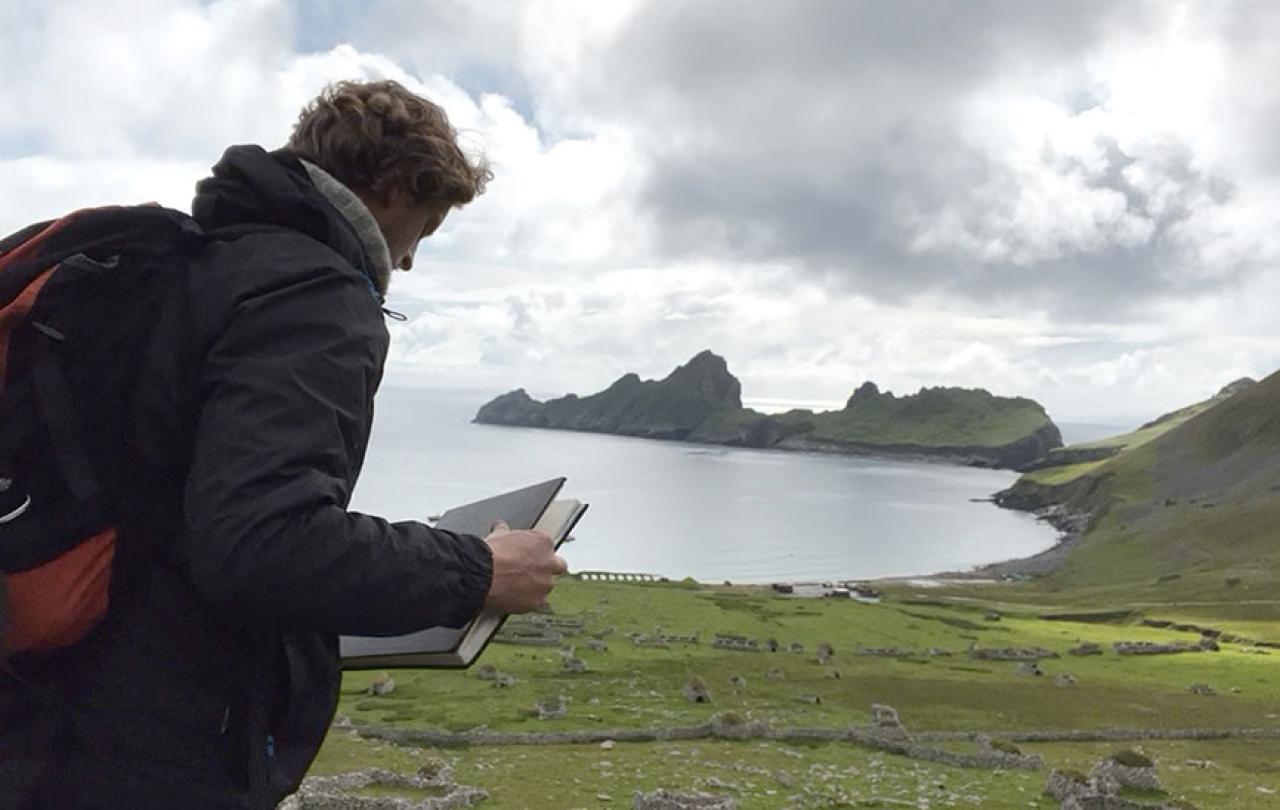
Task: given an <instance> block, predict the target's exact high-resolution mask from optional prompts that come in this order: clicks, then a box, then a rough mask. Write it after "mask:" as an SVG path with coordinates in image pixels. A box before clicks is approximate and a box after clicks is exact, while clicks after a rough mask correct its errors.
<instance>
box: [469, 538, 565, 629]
mask: <svg viewBox="0 0 1280 810" xmlns="http://www.w3.org/2000/svg"><path fill="white" fill-rule="evenodd" d="M485 542H486V543H488V544H489V548H490V550H492V551H493V582H492V583H491V584H490V585H489V596H488V597H487V598H486V599H485V603H484V606H485V609H486V610H492V611H496V612H500V613H527V612H529V611H531V610H537V609H538V608H540V607H543V606H544V605H546V603H547V595H548V594H549V593H551V588H552V587H553V586H554V585H555V577H556V575H557V574H563V573H565V572H566V571H568V570H569V566H568V565H566V564H565V561H564V560H563V559H561V557H560V556H559V555H557V554H556V553H555V546H554V545H553V544H552V542H551V538H550V537H548V536H546V535H545V534H543V533H542V532H530V531H518V532H513V531H511V530H510V529H509V528H507V524H505V523H501V522H499V523H496V524H494V526H493V530H492V532H491V533H490V534H489V536H488V537H486V538H485Z"/></svg>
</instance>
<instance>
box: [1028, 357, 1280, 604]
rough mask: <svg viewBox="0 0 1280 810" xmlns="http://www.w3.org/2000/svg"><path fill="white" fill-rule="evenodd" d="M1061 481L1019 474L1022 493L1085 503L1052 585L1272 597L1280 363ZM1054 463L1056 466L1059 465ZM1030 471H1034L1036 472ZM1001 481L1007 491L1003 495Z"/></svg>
mask: <svg viewBox="0 0 1280 810" xmlns="http://www.w3.org/2000/svg"><path fill="white" fill-rule="evenodd" d="M1143 432H1145V433H1146V435H1145V436H1139V435H1138V434H1131V435H1132V436H1135V437H1138V438H1137V440H1136V441H1133V442H1132V443H1130V444H1129V445H1128V446H1127V447H1126V448H1125V449H1124V450H1123V451H1122V452H1121V453H1119V454H1118V455H1117V456H1116V457H1114V458H1113V459H1110V460H1107V461H1103V462H1099V463H1096V464H1094V465H1093V466H1092V468H1091V469H1089V470H1086V471H1084V472H1082V473H1080V474H1078V475H1073V476H1070V477H1069V478H1065V480H1063V481H1062V482H1060V483H1059V482H1053V481H1045V480H1043V474H1044V472H1047V471H1041V472H1039V473H1035V474H1032V475H1031V476H1025V477H1024V479H1026V480H1022V481H1019V483H1018V484H1017V485H1015V487H1014V488H1013V490H1012V491H1011V492H1013V493H1015V494H1020V495H1021V496H1022V497H1024V498H1025V499H1026V501H1027V503H1024V504H1023V505H1024V506H1025V505H1027V504H1028V503H1033V502H1038V503H1039V504H1040V505H1043V506H1049V505H1060V506H1061V507H1062V509H1063V510H1065V511H1066V512H1075V513H1088V514H1090V515H1091V516H1092V520H1091V523H1090V528H1089V529H1088V531H1086V532H1085V534H1084V535H1083V537H1082V539H1081V541H1080V544H1079V546H1078V547H1077V548H1075V549H1074V550H1073V551H1072V552H1071V553H1070V554H1069V555H1068V556H1067V557H1066V561H1065V563H1064V564H1063V565H1062V566H1061V568H1060V569H1059V570H1057V571H1056V572H1054V573H1053V574H1051V575H1050V576H1049V577H1048V582H1049V583H1051V584H1053V585H1054V586H1057V587H1072V588H1081V589H1086V590H1093V591H1097V592H1106V591H1109V590H1114V589H1115V588H1116V587H1124V588H1126V589H1128V590H1127V591H1126V592H1127V593H1128V594H1129V596H1130V597H1131V598H1132V599H1134V600H1138V601H1141V600H1148V599H1157V600H1158V599H1160V598H1163V597H1170V596H1172V595H1177V596H1178V597H1179V598H1219V597H1223V596H1225V595H1231V596H1232V597H1234V598H1238V599H1250V598H1255V597H1262V596H1267V597H1269V598H1270V597H1274V595H1275V593H1276V586H1277V584H1280V373H1278V374H1274V375H1272V376H1271V377H1268V378H1267V379H1266V380H1264V381H1262V382H1260V383H1257V384H1255V385H1252V386H1249V387H1247V388H1245V389H1244V390H1241V391H1239V392H1237V393H1235V394H1234V395H1232V396H1229V397H1226V398H1225V399H1222V400H1219V401H1217V402H1211V403H1209V405H1208V407H1197V408H1194V409H1188V412H1187V413H1184V414H1181V415H1179V416H1178V417H1177V418H1176V419H1169V420H1165V421H1164V422H1161V423H1157V424H1153V425H1151V426H1148V427H1147V428H1145V429H1144V431H1139V432H1138V433H1139V434H1141V433H1143ZM1060 474H1061V471H1060ZM1036 477H1041V480H1040V481H1036V480H1035V478H1036ZM1007 494H1008V493H1006V495H1007Z"/></svg>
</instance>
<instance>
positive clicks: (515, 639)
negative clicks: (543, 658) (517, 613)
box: [493, 621, 564, 647]
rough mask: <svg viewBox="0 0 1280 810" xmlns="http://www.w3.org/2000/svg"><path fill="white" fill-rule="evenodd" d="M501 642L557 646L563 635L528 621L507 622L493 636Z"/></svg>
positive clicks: (534, 645)
mask: <svg viewBox="0 0 1280 810" xmlns="http://www.w3.org/2000/svg"><path fill="white" fill-rule="evenodd" d="M493 640H494V641H497V642H499V643H502V644H524V645H526V646H530V647H558V646H559V645H560V644H562V643H563V642H564V635H563V634H561V633H559V632H557V631H556V630H552V629H551V628H549V627H544V626H542V625H540V624H534V623H530V622H510V621H509V622H507V623H506V624H504V625H503V626H502V629H501V630H499V631H498V632H497V633H496V634H495V635H494V637H493Z"/></svg>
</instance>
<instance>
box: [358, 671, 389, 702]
mask: <svg viewBox="0 0 1280 810" xmlns="http://www.w3.org/2000/svg"><path fill="white" fill-rule="evenodd" d="M394 691H396V679H395V678H393V677H391V676H390V675H388V674H387V673H385V672H379V673H378V674H377V675H374V676H373V680H372V681H369V686H368V688H367V689H365V694H367V695H374V696H376V697H381V696H383V695H389V694H391V693H392V692H394Z"/></svg>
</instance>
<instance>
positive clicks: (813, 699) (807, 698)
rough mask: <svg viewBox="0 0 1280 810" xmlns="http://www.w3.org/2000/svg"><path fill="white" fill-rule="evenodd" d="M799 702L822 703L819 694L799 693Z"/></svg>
mask: <svg viewBox="0 0 1280 810" xmlns="http://www.w3.org/2000/svg"><path fill="white" fill-rule="evenodd" d="M797 700H799V701H800V702H801V703H815V704H816V703H822V696H821V695H800V697H798V698H797Z"/></svg>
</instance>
